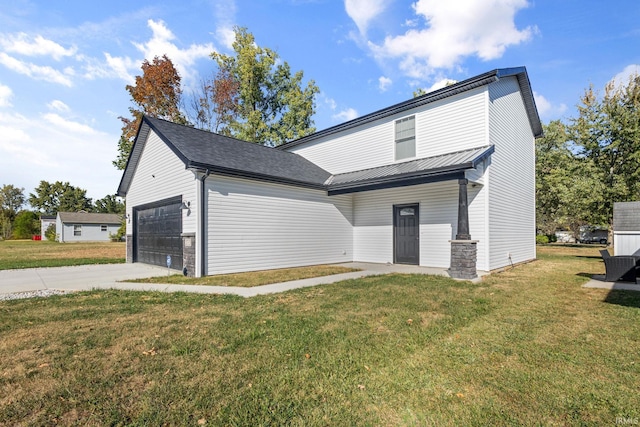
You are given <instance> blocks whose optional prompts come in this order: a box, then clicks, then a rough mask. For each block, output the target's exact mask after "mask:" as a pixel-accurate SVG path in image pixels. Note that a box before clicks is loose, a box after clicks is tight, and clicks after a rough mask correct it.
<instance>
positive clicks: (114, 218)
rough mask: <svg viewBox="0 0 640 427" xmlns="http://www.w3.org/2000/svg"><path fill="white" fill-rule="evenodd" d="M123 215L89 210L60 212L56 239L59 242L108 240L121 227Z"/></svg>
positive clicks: (57, 218)
mask: <svg viewBox="0 0 640 427" xmlns="http://www.w3.org/2000/svg"><path fill="white" fill-rule="evenodd" d="M120 224H121V216H120V215H118V214H102V213H87V212H58V215H57V216H56V240H57V241H58V242H101V241H102V242H106V241H109V235H110V234H115V233H116V232H117V231H118V228H120Z"/></svg>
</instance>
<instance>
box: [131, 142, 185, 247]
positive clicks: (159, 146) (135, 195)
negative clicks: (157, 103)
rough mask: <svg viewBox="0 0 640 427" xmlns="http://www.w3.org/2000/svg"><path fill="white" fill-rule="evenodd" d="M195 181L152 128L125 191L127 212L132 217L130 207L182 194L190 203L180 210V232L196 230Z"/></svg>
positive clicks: (183, 198)
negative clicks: (185, 208) (186, 208)
mask: <svg viewBox="0 0 640 427" xmlns="http://www.w3.org/2000/svg"><path fill="white" fill-rule="evenodd" d="M196 189H197V180H196V179H195V176H194V174H193V173H192V172H190V171H188V170H186V169H185V166H184V163H183V162H182V161H181V160H180V159H179V158H178V157H177V156H176V155H175V154H174V153H173V151H171V149H170V148H169V147H168V146H167V145H166V144H165V143H164V142H163V141H162V140H161V139H160V138H159V137H158V135H156V133H155V132H154V131H153V130H151V131H150V132H149V136H148V137H147V141H146V142H145V145H144V149H143V151H142V155H141V156H140V160H139V163H138V167H137V169H136V172H135V175H134V177H133V180H132V181H131V186H130V187H129V191H128V192H127V198H126V201H127V214H128V215H129V218H130V219H131V220H133V207H135V206H140V205H144V204H147V203H154V202H157V201H159V200H163V199H169V198H172V197H177V196H182V200H183V201H185V202H187V201H188V202H191V206H190V209H189V210H183V211H182V231H183V233H195V232H196V213H197V212H198V207H197V199H196ZM132 232H133V224H132V222H131V221H127V234H131V233H132Z"/></svg>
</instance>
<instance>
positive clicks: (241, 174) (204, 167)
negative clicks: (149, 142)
mask: <svg viewBox="0 0 640 427" xmlns="http://www.w3.org/2000/svg"><path fill="white" fill-rule="evenodd" d="M186 168H187V169H191V170H196V171H199V172H208V173H210V174H214V175H223V176H229V177H234V178H245V179H252V180H258V181H263V182H272V183H275V184H285V185H294V186H297V187H304V188H311V189H315V190H326V188H327V187H326V185H324V184H319V183H312V182H306V181H298V180H294V179H287V178H282V177H278V176H273V175H266V174H261V173H257V172H250V171H245V170H239V169H232V168H225V167H222V166H214V165H208V164H206V163H200V162H194V161H189V162H187V165H186Z"/></svg>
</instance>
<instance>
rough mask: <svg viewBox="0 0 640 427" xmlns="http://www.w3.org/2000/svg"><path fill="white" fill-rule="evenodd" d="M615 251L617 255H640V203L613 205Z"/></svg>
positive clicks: (618, 203)
mask: <svg viewBox="0 0 640 427" xmlns="http://www.w3.org/2000/svg"><path fill="white" fill-rule="evenodd" d="M613 251H614V254H615V255H631V254H636V253H638V254H640V202H616V203H614V204H613Z"/></svg>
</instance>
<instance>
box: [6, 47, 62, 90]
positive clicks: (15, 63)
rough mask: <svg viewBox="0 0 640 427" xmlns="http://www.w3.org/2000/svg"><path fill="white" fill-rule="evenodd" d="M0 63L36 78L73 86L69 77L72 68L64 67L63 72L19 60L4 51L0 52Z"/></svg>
mask: <svg viewBox="0 0 640 427" xmlns="http://www.w3.org/2000/svg"><path fill="white" fill-rule="evenodd" d="M0 64H2V65H4V66H5V67H7V68H9V69H10V70H12V71H15V72H16V73H19V74H23V75H25V76H29V77H31V78H34V79H36V80H44V81H47V82H51V83H58V84H61V85H64V86H69V87H71V86H73V82H72V81H71V79H70V78H69V76H70V75H72V74H73V69H71V68H69V67H67V68H65V72H64V73H63V72H60V71H58V70H56V69H54V68H52V67H49V66H42V65H36V64H32V63H29V62H24V61H20V60H19V59H16V58H14V57H12V56H9V55H7V54H6V53H4V52H0Z"/></svg>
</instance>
